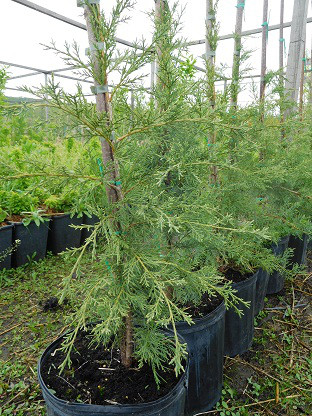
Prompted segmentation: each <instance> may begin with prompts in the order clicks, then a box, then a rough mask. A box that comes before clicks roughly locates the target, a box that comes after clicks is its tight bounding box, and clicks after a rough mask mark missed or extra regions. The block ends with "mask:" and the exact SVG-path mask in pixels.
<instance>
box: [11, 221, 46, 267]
mask: <svg viewBox="0 0 312 416" xmlns="http://www.w3.org/2000/svg"><path fill="white" fill-rule="evenodd" d="M13 225H14V227H13V242H14V241H16V240H19V241H20V242H19V244H18V245H17V248H16V250H15V251H14V252H13V254H12V265H13V266H14V267H19V266H23V265H24V264H26V263H28V262H29V260H30V259H31V260H35V261H38V260H41V259H43V258H44V257H45V255H46V252H47V241H48V232H49V221H45V222H43V223H40V225H39V226H37V225H36V224H35V223H34V222H33V221H32V222H31V223H30V224H29V225H27V226H26V225H24V224H23V223H22V222H15V223H13Z"/></svg>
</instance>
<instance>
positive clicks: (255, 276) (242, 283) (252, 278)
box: [232, 269, 261, 289]
mask: <svg viewBox="0 0 312 416" xmlns="http://www.w3.org/2000/svg"><path fill="white" fill-rule="evenodd" d="M260 270H261V269H258V270H257V271H256V272H255V273H254V274H253V275H252V276H250V277H248V278H247V279H245V280H242V281H241V282H232V287H233V288H234V289H236V288H238V287H241V286H244V285H245V284H246V286H249V285H251V284H252V283H253V280H257V278H258V275H259V271H260Z"/></svg>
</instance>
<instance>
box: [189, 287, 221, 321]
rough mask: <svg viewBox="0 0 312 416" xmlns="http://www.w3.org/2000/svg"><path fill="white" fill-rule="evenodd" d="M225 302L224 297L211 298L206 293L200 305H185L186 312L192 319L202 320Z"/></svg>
mask: <svg viewBox="0 0 312 416" xmlns="http://www.w3.org/2000/svg"><path fill="white" fill-rule="evenodd" d="M222 302H223V298H222V296H219V295H217V296H214V297H211V296H210V297H209V295H208V293H204V294H203V296H202V298H201V302H200V303H199V304H198V305H194V304H192V303H188V304H186V305H185V307H186V312H187V313H188V314H190V315H191V317H192V318H194V319H195V318H201V317H203V316H205V315H208V314H209V313H211V312H213V311H214V310H215V309H217V307H218V306H219V305H221V303H222Z"/></svg>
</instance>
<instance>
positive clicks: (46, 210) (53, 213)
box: [41, 205, 65, 217]
mask: <svg viewBox="0 0 312 416" xmlns="http://www.w3.org/2000/svg"><path fill="white" fill-rule="evenodd" d="M41 209H42V210H43V211H44V215H51V217H52V216H54V217H55V216H57V215H64V214H65V212H59V211H55V210H53V209H51V208H47V207H46V206H44V205H43V206H42V207H41Z"/></svg>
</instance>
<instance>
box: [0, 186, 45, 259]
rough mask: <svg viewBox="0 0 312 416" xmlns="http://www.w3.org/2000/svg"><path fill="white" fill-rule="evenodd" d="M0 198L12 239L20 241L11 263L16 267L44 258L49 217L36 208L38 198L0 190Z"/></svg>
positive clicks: (22, 193) (24, 193) (23, 193)
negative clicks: (9, 225) (0, 191)
mask: <svg viewBox="0 0 312 416" xmlns="http://www.w3.org/2000/svg"><path fill="white" fill-rule="evenodd" d="M1 198H2V201H3V206H4V207H5V210H6V212H7V216H6V221H7V222H8V223H9V224H11V225H12V226H13V228H12V230H13V237H12V241H13V243H14V242H15V241H17V240H19V242H20V243H19V245H18V247H17V248H16V250H15V251H14V253H13V255H12V265H13V266H14V267H18V266H22V265H24V264H26V263H27V262H29V261H30V260H35V261H37V260H40V259H42V258H44V257H45V255H46V248H47V238H48V222H49V219H48V218H45V217H43V216H42V214H43V212H42V211H41V210H40V209H39V208H37V207H38V199H37V198H36V197H33V196H31V195H28V194H27V193H26V192H15V191H2V193H1Z"/></svg>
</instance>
